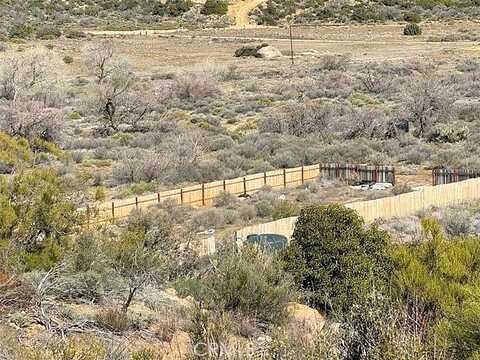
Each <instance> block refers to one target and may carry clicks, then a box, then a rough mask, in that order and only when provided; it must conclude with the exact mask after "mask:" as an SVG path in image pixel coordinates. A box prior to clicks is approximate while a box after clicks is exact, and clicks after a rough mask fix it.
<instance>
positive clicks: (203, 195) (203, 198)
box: [202, 184, 205, 206]
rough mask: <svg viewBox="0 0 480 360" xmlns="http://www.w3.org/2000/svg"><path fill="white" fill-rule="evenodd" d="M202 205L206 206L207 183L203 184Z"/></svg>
mask: <svg viewBox="0 0 480 360" xmlns="http://www.w3.org/2000/svg"><path fill="white" fill-rule="evenodd" d="M202 206H205V184H202Z"/></svg>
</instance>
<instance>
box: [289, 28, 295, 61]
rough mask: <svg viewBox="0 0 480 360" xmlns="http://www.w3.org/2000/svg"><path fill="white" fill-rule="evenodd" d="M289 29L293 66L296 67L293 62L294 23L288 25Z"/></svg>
mask: <svg viewBox="0 0 480 360" xmlns="http://www.w3.org/2000/svg"><path fill="white" fill-rule="evenodd" d="M288 27H289V29H290V57H291V59H292V65H294V64H295V62H294V60H293V35H292V23H291V22H289V23H288Z"/></svg>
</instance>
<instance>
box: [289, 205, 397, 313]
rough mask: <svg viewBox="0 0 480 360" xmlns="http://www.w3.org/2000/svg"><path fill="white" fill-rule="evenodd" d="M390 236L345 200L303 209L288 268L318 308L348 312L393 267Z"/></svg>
mask: <svg viewBox="0 0 480 360" xmlns="http://www.w3.org/2000/svg"><path fill="white" fill-rule="evenodd" d="M389 242H390V238H389V236H388V234H387V233H386V232H384V231H382V230H380V229H378V228H377V227H376V226H372V227H370V228H368V229H365V224H364V222H363V219H362V218H361V217H360V216H359V215H358V214H357V213H356V212H355V211H354V210H351V209H348V208H346V207H344V206H342V205H335V204H334V205H329V206H309V207H307V208H305V209H303V210H302V212H301V214H300V216H299V218H298V220H297V224H296V226H295V230H294V233H293V238H292V240H291V243H290V245H289V247H288V248H287V249H286V251H285V254H284V261H285V267H286V269H287V270H288V271H289V272H290V273H291V274H293V276H294V278H295V280H296V282H297V284H298V285H299V286H301V287H302V288H303V289H304V290H305V291H307V293H308V295H309V296H308V297H309V300H310V303H311V304H312V305H313V306H315V307H316V308H318V309H328V310H330V311H334V312H336V313H337V314H339V315H345V314H347V313H348V312H349V311H350V310H351V308H352V306H361V305H362V304H365V303H366V302H367V301H368V299H369V298H371V297H372V294H375V293H382V292H383V291H384V290H385V289H386V287H387V284H388V281H389V279H390V276H391V271H392V261H391V258H390V245H389Z"/></svg>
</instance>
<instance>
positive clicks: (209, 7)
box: [201, 0, 228, 15]
mask: <svg viewBox="0 0 480 360" xmlns="http://www.w3.org/2000/svg"><path fill="white" fill-rule="evenodd" d="M227 11H228V3H227V2H225V1H222V0H207V1H206V2H205V4H204V5H203V8H202V11H201V12H202V14H203V15H225V14H226V13H227Z"/></svg>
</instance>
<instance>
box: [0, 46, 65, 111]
mask: <svg viewBox="0 0 480 360" xmlns="http://www.w3.org/2000/svg"><path fill="white" fill-rule="evenodd" d="M57 60H58V59H57V58H56V57H55V56H52V55H51V54H49V53H47V52H45V51H44V50H40V49H31V50H28V51H26V52H23V53H20V54H15V55H12V56H10V57H5V58H3V59H0V99H1V98H3V99H5V100H8V101H15V100H21V101H29V100H36V101H41V102H43V103H44V105H45V106H49V107H51V106H53V105H56V106H59V105H60V103H61V101H62V99H63V97H62V96H60V94H61V93H62V90H63V89H62V84H61V77H60V76H59V74H58V71H54V68H55V67H56V66H57V65H58V64H57V63H56V62H57Z"/></svg>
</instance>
